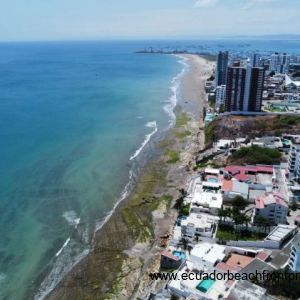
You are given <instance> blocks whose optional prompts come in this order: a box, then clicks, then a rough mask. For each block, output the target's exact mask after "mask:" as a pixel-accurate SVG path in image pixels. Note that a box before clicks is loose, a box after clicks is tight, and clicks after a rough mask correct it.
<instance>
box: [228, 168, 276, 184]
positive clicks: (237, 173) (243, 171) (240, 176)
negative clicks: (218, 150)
mask: <svg viewBox="0 0 300 300" xmlns="http://www.w3.org/2000/svg"><path fill="white" fill-rule="evenodd" d="M225 171H226V172H227V173H229V174H230V175H231V176H233V177H234V178H236V179H237V180H239V181H247V180H249V179H250V178H249V176H248V175H247V174H248V173H249V172H251V173H255V174H256V173H268V174H273V167H272V166H227V167H226V168H225Z"/></svg>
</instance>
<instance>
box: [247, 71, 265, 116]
mask: <svg viewBox="0 0 300 300" xmlns="http://www.w3.org/2000/svg"><path fill="white" fill-rule="evenodd" d="M264 81H265V69H264V68H259V67H254V68H252V67H250V66H248V67H247V75H246V83H245V94H244V100H243V111H253V112H260V111H261V106H262V99H263V90H264Z"/></svg>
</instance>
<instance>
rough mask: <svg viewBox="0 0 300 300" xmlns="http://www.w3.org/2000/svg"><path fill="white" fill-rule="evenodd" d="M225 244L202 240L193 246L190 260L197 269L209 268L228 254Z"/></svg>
mask: <svg viewBox="0 0 300 300" xmlns="http://www.w3.org/2000/svg"><path fill="white" fill-rule="evenodd" d="M225 248H226V247H225V246H221V245H218V244H211V243H207V242H202V243H199V244H197V245H195V247H194V248H193V250H192V251H191V255H190V258H189V261H191V262H192V263H193V265H194V267H195V268H196V269H197V270H209V269H212V268H213V267H215V266H216V265H217V264H218V263H219V262H221V261H223V259H224V258H225V256H226V253H225Z"/></svg>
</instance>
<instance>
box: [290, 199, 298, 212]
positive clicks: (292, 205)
mask: <svg viewBox="0 0 300 300" xmlns="http://www.w3.org/2000/svg"><path fill="white" fill-rule="evenodd" d="M297 209H298V204H297V202H296V201H295V200H293V202H292V204H291V210H292V211H296V210H297Z"/></svg>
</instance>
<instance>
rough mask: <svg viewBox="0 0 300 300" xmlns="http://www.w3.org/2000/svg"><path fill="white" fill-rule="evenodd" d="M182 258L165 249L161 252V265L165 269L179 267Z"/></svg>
mask: <svg viewBox="0 0 300 300" xmlns="http://www.w3.org/2000/svg"><path fill="white" fill-rule="evenodd" d="M181 263H182V260H181V258H180V257H179V256H176V255H174V254H173V253H171V252H169V251H167V250H165V251H163V252H162V253H161V258H160V266H161V268H163V269H173V268H179V267H180V265H181Z"/></svg>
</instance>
